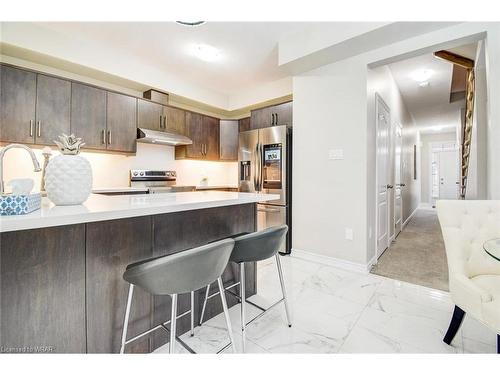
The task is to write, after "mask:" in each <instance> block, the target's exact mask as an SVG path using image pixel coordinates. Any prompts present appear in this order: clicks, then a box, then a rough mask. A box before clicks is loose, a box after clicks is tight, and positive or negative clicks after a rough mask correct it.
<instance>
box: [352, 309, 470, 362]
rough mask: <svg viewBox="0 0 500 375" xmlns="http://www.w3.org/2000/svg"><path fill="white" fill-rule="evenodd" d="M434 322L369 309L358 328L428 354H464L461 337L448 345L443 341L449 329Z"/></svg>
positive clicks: (364, 312)
mask: <svg viewBox="0 0 500 375" xmlns="http://www.w3.org/2000/svg"><path fill="white" fill-rule="evenodd" d="M436 311H437V310H436ZM432 322H433V321H432V320H429V319H427V317H419V316H412V315H405V314H391V313H388V312H384V311H381V310H378V309H373V308H370V307H367V308H366V309H365V310H364V311H363V313H362V314H361V317H360V318H359V320H358V321H357V323H356V326H360V327H364V328H366V329H369V330H370V331H373V332H377V333H379V334H381V335H383V336H386V337H389V338H390V339H392V340H394V341H397V342H402V343H406V344H408V345H411V346H413V347H416V348H420V349H421V350H423V351H425V352H426V353H460V352H462V347H463V346H462V341H461V337H460V336H458V337H457V338H456V340H455V341H454V343H453V346H449V345H446V344H445V343H444V342H443V341H442V340H443V337H444V333H445V332H444V331H445V329H446V328H447V327H444V328H442V327H438V326H436V325H435V324H434V323H432ZM429 323H431V324H429Z"/></svg>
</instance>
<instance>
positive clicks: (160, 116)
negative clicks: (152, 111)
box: [160, 115, 163, 129]
mask: <svg viewBox="0 0 500 375" xmlns="http://www.w3.org/2000/svg"><path fill="white" fill-rule="evenodd" d="M162 117H163V116H162V115H160V129H161V128H162V126H161V120H162Z"/></svg>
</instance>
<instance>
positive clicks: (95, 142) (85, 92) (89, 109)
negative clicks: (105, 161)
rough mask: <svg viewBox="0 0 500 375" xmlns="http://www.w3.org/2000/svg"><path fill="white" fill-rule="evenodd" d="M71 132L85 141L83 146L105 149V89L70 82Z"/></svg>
mask: <svg viewBox="0 0 500 375" xmlns="http://www.w3.org/2000/svg"><path fill="white" fill-rule="evenodd" d="M71 133H73V134H75V135H76V136H77V137H80V138H82V139H83V141H84V142H85V146H84V147H85V148H91V149H100V150H105V149H106V144H107V134H106V91H105V90H101V89H98V88H96V87H93V86H88V85H84V84H81V83H76V82H73V83H72V84H71Z"/></svg>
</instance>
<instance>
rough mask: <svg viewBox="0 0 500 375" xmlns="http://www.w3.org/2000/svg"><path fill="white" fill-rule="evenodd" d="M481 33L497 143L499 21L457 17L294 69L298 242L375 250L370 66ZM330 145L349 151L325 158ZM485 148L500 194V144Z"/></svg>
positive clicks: (346, 256)
mask: <svg viewBox="0 0 500 375" xmlns="http://www.w3.org/2000/svg"><path fill="white" fill-rule="evenodd" d="M484 36H486V37H487V39H488V45H487V47H488V48H487V50H488V56H487V69H486V70H487V73H488V79H491V78H492V77H494V78H496V79H497V80H495V81H491V80H490V85H489V87H488V90H489V92H488V94H489V96H488V97H489V103H490V104H489V106H488V108H489V126H490V128H489V134H488V135H489V136H493V137H494V140H495V141H493V140H489V142H490V143H493V142H496V143H497V144H498V140H499V139H500V106H498V105H496V106H495V107H493V106H492V105H491V103H499V102H500V84H498V83H499V82H500V58H499V56H500V48H499V46H500V42H499V41H500V27H499V24H497V23H465V24H459V25H457V26H453V27H449V28H446V29H442V30H439V31H435V32H431V33H428V34H424V35H421V36H418V37H414V38H410V39H407V40H404V41H401V42H398V43H394V44H392V45H390V46H387V47H383V48H379V49H376V50H373V51H370V52H366V53H363V54H360V55H357V56H354V57H351V58H349V59H345V60H342V61H338V62H336V63H334V64H330V65H326V66H324V67H321V68H319V69H315V70H312V71H310V72H307V73H303V74H301V75H297V76H295V77H294V81H293V95H294V108H293V110H294V165H293V167H294V174H293V182H294V193H293V201H294V210H293V220H294V234H293V236H294V237H293V242H294V245H293V246H294V248H297V249H301V250H304V251H308V252H310V253H315V254H319V255H324V256H329V257H332V258H340V259H342V260H347V261H352V262H357V263H360V264H363V265H366V264H367V263H368V262H369V261H370V260H371V259H372V257H371V255H372V254H375V240H374V230H375V215H374V212H375V210H374V207H375V199H374V198H375V195H374V194H373V193H372V192H373V191H374V186H375V178H374V173H373V171H374V170H375V137H374V136H373V135H374V132H373V128H372V127H370V126H369V125H368V121H367V112H368V101H367V66H368V65H371V64H375V63H378V62H380V61H382V62H383V63H388V62H390V61H391V60H392V59H394V57H395V56H399V57H400V58H407V57H409V56H412V55H415V54H416V53H419V54H421V53H428V52H431V51H433V50H436V49H442V48H450V47H454V46H458V45H462V44H464V42H470V41H474V40H479V39H481V38H483V37H484ZM494 43H496V44H494ZM494 82H496V83H495V84H493V83H494ZM331 148H341V149H343V150H344V156H345V159H344V160H340V161H333V160H328V150H329V149H331ZM488 150H489V155H488V166H489V167H488V168H489V175H488V177H489V189H490V192H491V196H492V197H494V196H496V197H500V173H499V171H500V148H498V147H497V148H496V150H492V149H491V147H490V148H489V149H488ZM497 154H499V155H498V157H496V158H492V157H490V156H491V155H493V156H496V155H497ZM496 187H498V189H496ZM495 189H496V190H495ZM346 227H348V228H352V229H353V232H354V240H353V241H349V240H346V239H345V235H344V234H345V233H344V230H345V228H346Z"/></svg>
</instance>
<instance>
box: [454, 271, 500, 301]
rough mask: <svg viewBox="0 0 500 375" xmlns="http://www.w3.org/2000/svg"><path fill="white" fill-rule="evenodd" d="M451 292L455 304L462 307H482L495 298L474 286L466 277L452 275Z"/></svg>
mask: <svg viewBox="0 0 500 375" xmlns="http://www.w3.org/2000/svg"><path fill="white" fill-rule="evenodd" d="M450 292H451V296H452V299H453V301H454V302H455V304H457V305H459V306H461V307H467V306H478V307H479V306H480V305H481V304H482V303H485V302H490V301H491V300H492V299H493V296H492V295H491V294H490V293H488V292H487V291H485V290H484V289H481V288H480V287H478V286H477V285H476V284H474V283H473V282H472V281H471V280H470V279H469V278H468V277H466V276H465V275H462V274H459V275H450Z"/></svg>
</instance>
